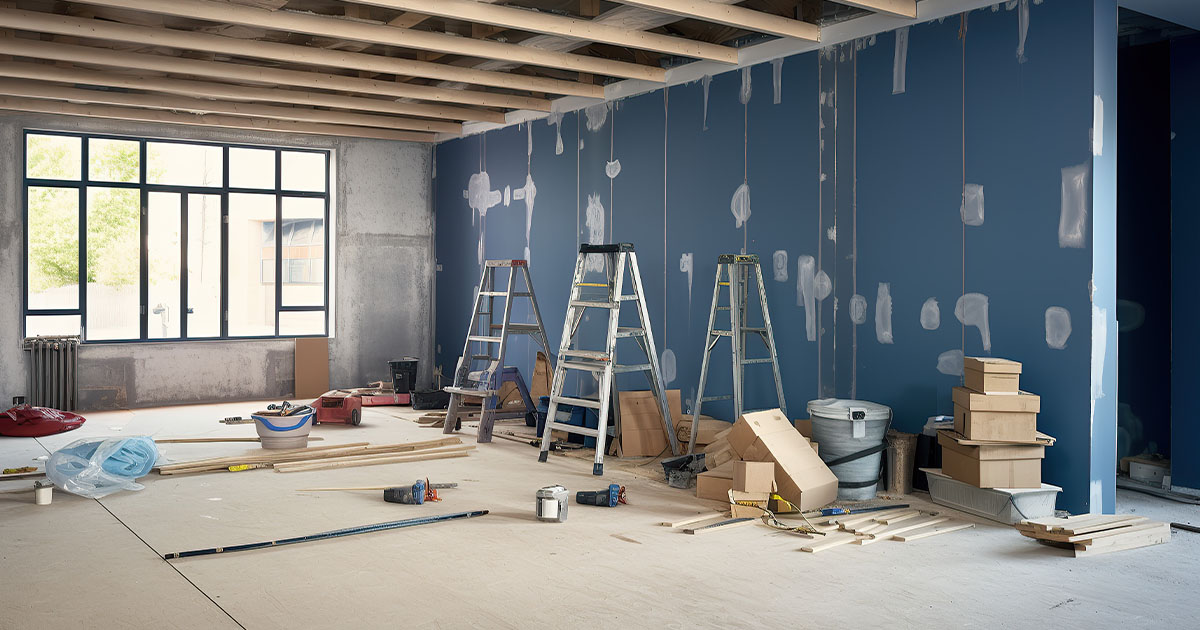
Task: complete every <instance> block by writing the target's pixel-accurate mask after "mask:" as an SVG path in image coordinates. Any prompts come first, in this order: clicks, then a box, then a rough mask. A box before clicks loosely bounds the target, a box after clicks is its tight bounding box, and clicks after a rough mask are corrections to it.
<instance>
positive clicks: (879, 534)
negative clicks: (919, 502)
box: [857, 516, 950, 545]
mask: <svg viewBox="0 0 1200 630" xmlns="http://www.w3.org/2000/svg"><path fill="white" fill-rule="evenodd" d="M948 520H950V517H949V516H935V517H933V518H929V519H925V520H923V521H920V522H917V523H909V524H906V525H899V526H896V527H889V528H887V529H884V530H880V531H876V532H872V533H871V534H870V535H868V536H867V537H866V538H863V539H861V540H859V541H857V544H860V545H872V544H875V543H877V542H879V541H881V540H884V539H887V538H891V537H892V536H895V535H896V534H903V533H904V532H911V531H912V530H914V529H921V528H922V527H928V526H930V525H937V524H938V523H944V522H946V521H948Z"/></svg>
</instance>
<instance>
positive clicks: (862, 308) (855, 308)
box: [850, 293, 867, 326]
mask: <svg viewBox="0 0 1200 630" xmlns="http://www.w3.org/2000/svg"><path fill="white" fill-rule="evenodd" d="M850 322H851V323H852V324H854V325H855V326H861V325H862V324H865V323H867V298H865V297H863V296H861V295H859V294H857V293H855V294H854V295H853V296H851V297H850Z"/></svg>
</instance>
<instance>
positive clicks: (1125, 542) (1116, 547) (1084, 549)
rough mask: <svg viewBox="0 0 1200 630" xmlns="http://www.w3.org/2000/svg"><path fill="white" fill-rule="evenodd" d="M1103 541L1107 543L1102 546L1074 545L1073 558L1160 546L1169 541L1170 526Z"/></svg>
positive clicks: (1162, 524)
mask: <svg viewBox="0 0 1200 630" xmlns="http://www.w3.org/2000/svg"><path fill="white" fill-rule="evenodd" d="M1104 540H1105V541H1107V542H1105V543H1104V544H1093V545H1082V544H1079V543H1076V544H1075V557H1076V558H1083V557H1087V556H1098V555H1101V554H1106V553H1112V552H1114V551H1125V550H1127V549H1137V548H1139V547H1149V546H1151V545H1161V544H1163V543H1165V542H1167V541H1169V540H1171V526H1170V525H1168V524H1167V523H1160V524H1159V527H1158V528H1157V529H1152V530H1147V531H1144V532H1137V533H1135V534H1131V535H1127V536H1113V537H1111V538H1107V539H1104Z"/></svg>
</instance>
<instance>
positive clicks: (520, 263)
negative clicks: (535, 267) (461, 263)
mask: <svg viewBox="0 0 1200 630" xmlns="http://www.w3.org/2000/svg"><path fill="white" fill-rule="evenodd" d="M525 264H526V263H525V261H524V260H488V261H485V262H484V266H487V267H524V266H525Z"/></svg>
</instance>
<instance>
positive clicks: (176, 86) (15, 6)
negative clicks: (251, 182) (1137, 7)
mask: <svg viewBox="0 0 1200 630" xmlns="http://www.w3.org/2000/svg"><path fill="white" fill-rule="evenodd" d="M850 7H854V8H850ZM874 13H878V14H882V15H888V16H900V17H905V18H913V17H915V16H916V0H838V1H837V2H831V1H823V0H746V1H739V0H615V1H609V0H353V1H350V2H347V1H341V0H76V1H74V2H58V1H52V0H16V1H11V0H0V95H3V96H0V109H4V110H18V111H32V112H48V113H55V112H57V113H63V114H71V115H79V116H93V117H99V118H110V119H124V120H136V121H153V122H171V123H183V124H193V125H207V126H221V127H233V128H242V129H270V130H276V131H289V132H296V133H313V134H326V135H340V136H351V137H367V138H382V139H391V140H407V141H416V142H428V141H433V140H434V138H435V137H446V136H453V135H456V134H458V133H461V131H462V125H463V123H492V124H499V123H503V122H505V121H506V120H508V119H510V118H511V112H513V110H530V111H541V112H546V111H550V110H551V107H552V104H551V102H552V99H555V98H560V97H564V96H566V97H575V98H585V99H600V98H604V96H605V91H606V90H605V85H607V84H609V83H612V82H615V81H621V80H625V79H636V80H639V81H642V82H648V83H649V84H655V83H663V82H665V81H667V77H668V72H670V69H671V68H675V67H678V66H679V65H681V64H687V63H691V62H693V61H697V60H701V61H705V62H716V63H718V64H722V65H728V66H729V67H733V66H734V65H736V64H737V63H738V62H739V60H740V59H742V58H743V57H742V54H741V53H742V52H743V51H745V50H746V48H745V47H744V46H747V45H749V46H755V45H758V44H760V43H766V42H772V41H775V40H779V39H783V40H787V39H794V40H798V41H802V42H805V43H812V42H818V41H820V37H821V29H822V26H824V25H827V24H830V23H833V22H835V21H841V20H844V19H846V16H847V15H848V14H849V15H850V16H851V18H852V19H853V18H857V17H860V16H869V15H872V14H874ZM747 42H749V44H747ZM739 46H743V47H739Z"/></svg>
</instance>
